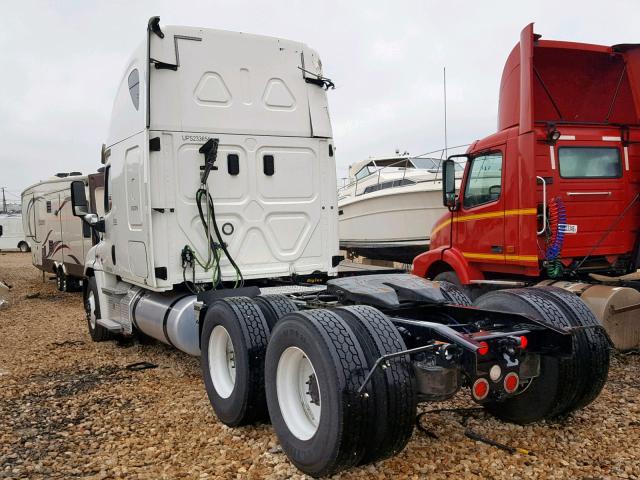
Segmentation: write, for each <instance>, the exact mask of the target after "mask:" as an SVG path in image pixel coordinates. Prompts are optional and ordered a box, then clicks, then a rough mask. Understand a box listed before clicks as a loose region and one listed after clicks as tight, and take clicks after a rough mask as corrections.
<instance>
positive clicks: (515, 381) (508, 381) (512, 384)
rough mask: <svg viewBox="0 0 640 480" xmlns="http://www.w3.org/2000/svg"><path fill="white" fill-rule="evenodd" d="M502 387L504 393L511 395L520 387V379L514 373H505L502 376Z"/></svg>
mask: <svg viewBox="0 0 640 480" xmlns="http://www.w3.org/2000/svg"><path fill="white" fill-rule="evenodd" d="M503 385H504V390H505V392H507V393H513V392H515V391H516V390H517V389H518V386H519V385H520V377H518V374H517V373H515V372H510V373H507V374H506V375H505V376H504V380H503Z"/></svg>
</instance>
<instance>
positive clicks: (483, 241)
mask: <svg viewBox="0 0 640 480" xmlns="http://www.w3.org/2000/svg"><path fill="white" fill-rule="evenodd" d="M504 152H505V146H504V145H503V146H500V147H497V148H494V149H491V150H490V151H488V152H485V153H481V154H479V155H476V156H474V157H472V158H471V159H470V164H469V167H468V169H467V174H466V177H465V179H464V187H463V190H462V192H461V194H460V207H459V208H458V210H457V211H456V212H455V213H454V217H453V222H454V236H455V240H454V243H455V244H456V245H457V246H458V247H459V249H460V251H461V252H462V254H463V255H464V257H465V259H466V260H467V261H468V262H469V263H476V264H478V263H490V264H494V265H495V264H504V263H505V245H504V230H505V225H504V211H505V200H504V194H503V183H504V180H503V178H504V156H505V155H504ZM481 269H482V270H485V268H481Z"/></svg>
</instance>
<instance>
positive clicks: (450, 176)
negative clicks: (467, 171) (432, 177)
mask: <svg viewBox="0 0 640 480" xmlns="http://www.w3.org/2000/svg"><path fill="white" fill-rule="evenodd" d="M442 204H443V205H444V206H445V207H447V208H455V206H456V162H454V161H453V160H451V159H448V160H445V161H444V162H443V164H442Z"/></svg>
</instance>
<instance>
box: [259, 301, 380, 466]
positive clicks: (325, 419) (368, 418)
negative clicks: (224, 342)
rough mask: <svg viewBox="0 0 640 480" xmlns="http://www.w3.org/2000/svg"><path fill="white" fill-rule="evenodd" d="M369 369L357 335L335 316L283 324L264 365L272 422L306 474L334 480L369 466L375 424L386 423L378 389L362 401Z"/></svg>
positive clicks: (310, 314)
mask: <svg viewBox="0 0 640 480" xmlns="http://www.w3.org/2000/svg"><path fill="white" fill-rule="evenodd" d="M367 364H368V362H367V358H366V356H365V353H364V352H363V349H362V347H361V346H360V342H359V341H358V338H357V336H356V334H355V333H354V332H353V330H352V329H351V328H350V327H349V325H348V323H347V322H346V321H345V320H343V319H342V318H341V317H340V316H339V315H338V314H336V313H334V312H332V311H329V310H320V309H318V310H307V311H300V312H296V313H290V314H288V315H286V316H285V317H283V318H281V319H280V321H279V322H278V323H277V324H276V326H275V328H274V330H273V333H272V335H271V340H270V342H269V347H268V349H267V358H266V363H265V377H266V378H265V380H266V393H267V404H268V406H269V415H270V417H271V423H272V424H273V427H274V429H275V431H276V434H277V436H278V439H279V441H280V444H281V445H282V449H283V451H284V452H285V453H286V455H287V457H288V458H289V460H290V461H291V462H292V463H293V464H294V465H295V466H296V467H298V468H299V469H300V470H302V471H303V472H304V473H306V474H308V475H311V476H314V477H320V476H325V475H331V474H333V473H336V472H339V471H340V470H344V469H347V468H350V467H353V466H355V465H358V464H359V463H360V462H361V460H362V459H363V458H364V456H365V454H366V445H367V438H366V436H367V434H369V432H371V431H372V429H371V423H372V422H377V421H379V420H380V419H378V418H376V417H375V409H374V405H373V402H372V399H371V395H372V394H373V391H372V390H371V386H370V385H369V386H367V387H366V388H365V389H364V391H363V393H362V394H358V393H357V390H358V388H359V387H360V385H362V383H363V381H364V378H365V375H366V373H367ZM307 377H308V378H307ZM305 385H306V386H305ZM307 386H308V387H307ZM314 405H315V406H314Z"/></svg>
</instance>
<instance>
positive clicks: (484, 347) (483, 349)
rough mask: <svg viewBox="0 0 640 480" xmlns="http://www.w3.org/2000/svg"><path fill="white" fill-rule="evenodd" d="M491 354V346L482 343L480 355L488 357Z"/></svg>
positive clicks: (479, 349) (479, 350)
mask: <svg viewBox="0 0 640 480" xmlns="http://www.w3.org/2000/svg"><path fill="white" fill-rule="evenodd" d="M487 353H489V344H488V343H487V342H480V348H478V354H479V355H486V354H487Z"/></svg>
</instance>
